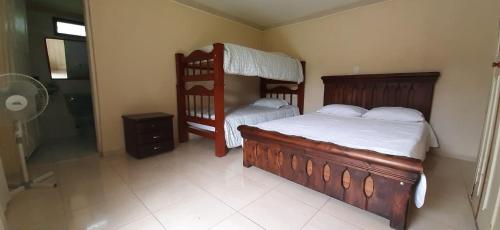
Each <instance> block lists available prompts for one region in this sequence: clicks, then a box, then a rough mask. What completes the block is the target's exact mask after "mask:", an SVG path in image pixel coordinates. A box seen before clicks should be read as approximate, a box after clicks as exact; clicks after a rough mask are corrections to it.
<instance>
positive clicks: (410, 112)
mask: <svg viewBox="0 0 500 230" xmlns="http://www.w3.org/2000/svg"><path fill="white" fill-rule="evenodd" d="M363 118H367V119H377V120H387V121H406V122H421V121H424V120H425V119H424V115H422V113H421V112H420V111H418V110H415V109H410V108H403V107H378V108H373V109H371V110H370V111H368V112H366V113H365V114H364V115H363Z"/></svg>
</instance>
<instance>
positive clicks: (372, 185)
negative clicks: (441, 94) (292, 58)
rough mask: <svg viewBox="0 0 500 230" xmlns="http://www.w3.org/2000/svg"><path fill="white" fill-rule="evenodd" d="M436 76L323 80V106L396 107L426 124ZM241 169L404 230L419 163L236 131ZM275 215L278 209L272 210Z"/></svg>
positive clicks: (274, 134)
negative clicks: (276, 179) (239, 138)
mask: <svg viewBox="0 0 500 230" xmlns="http://www.w3.org/2000/svg"><path fill="white" fill-rule="evenodd" d="M439 75H440V74H439V73H437V72H432V73H403V74H377V75H358V76H326V77H323V78H322V79H323V83H324V85H325V92H324V105H329V104H350V105H357V106H361V107H365V108H368V109H370V108H373V107H380V106H401V107H407V108H414V109H417V110H419V111H421V112H422V113H423V114H424V116H425V118H426V120H429V118H430V114H431V108H432V98H433V93H434V85H435V82H436V80H437V78H438V76H439ZM238 129H239V130H240V132H241V134H242V136H243V138H244V145H243V165H244V166H245V167H250V166H257V167H259V168H261V169H264V170H266V171H269V172H272V173H274V174H276V175H279V176H281V177H284V178H286V179H289V180H291V181H294V182H296V183H298V184H301V185H303V186H306V187H309V188H311V189H314V190H316V191H319V192H321V193H324V194H326V195H329V196H331V197H333V198H336V199H338V200H340V201H343V202H345V203H348V204H351V205H353V206H356V207H358V208H361V209H364V210H367V211H369V212H372V213H375V214H378V215H380V216H383V217H385V218H387V219H389V220H390V226H391V227H393V228H396V229H404V228H405V226H406V215H407V210H408V209H407V207H408V203H409V199H410V197H411V194H412V192H413V191H414V187H415V184H416V183H417V182H418V181H419V179H420V176H421V173H422V172H423V167H422V161H420V160H417V159H411V158H406V157H396V156H390V155H386V154H383V153H378V152H374V151H368V150H363V149H353V148H346V147H343V146H339V145H336V144H335V143H327V142H320V141H314V140H309V139H306V138H302V137H298V136H291V135H284V134H281V133H278V132H272V131H266V130H261V129H258V128H256V127H250V126H240V127H239V128H238ZM276 211H279V210H276Z"/></svg>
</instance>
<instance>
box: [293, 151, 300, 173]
mask: <svg viewBox="0 0 500 230" xmlns="http://www.w3.org/2000/svg"><path fill="white" fill-rule="evenodd" d="M298 163H299V162H298V160H297V157H296V156H295V155H293V157H292V169H293V170H297V164H298Z"/></svg>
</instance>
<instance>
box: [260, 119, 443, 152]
mask: <svg viewBox="0 0 500 230" xmlns="http://www.w3.org/2000/svg"><path fill="white" fill-rule="evenodd" d="M254 126H256V127H258V128H260V129H264V130H270V131H277V132H280V133H283V134H287V135H295V136H301V137H305V138H307V139H311V140H316V141H324V142H330V143H335V144H338V145H342V146H345V147H350V148H357V149H367V150H372V151H376V152H380V153H384V154H389V155H394V156H404V157H411V158H416V159H420V160H424V159H425V154H426V152H427V151H428V150H429V147H438V146H437V145H438V143H437V140H436V137H435V135H434V134H433V132H432V129H431V127H430V125H429V124H428V123H427V122H393V121H384V120H373V119H364V118H356V117H338V116H333V115H327V114H321V113H311V114H307V115H303V116H297V117H292V118H287V119H282V120H276V121H270V122H265V123H260V124H257V125H254Z"/></svg>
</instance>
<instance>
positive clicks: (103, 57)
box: [88, 0, 263, 152]
mask: <svg viewBox="0 0 500 230" xmlns="http://www.w3.org/2000/svg"><path fill="white" fill-rule="evenodd" d="M88 7H89V12H90V14H89V15H90V20H88V21H90V28H91V30H92V44H93V52H94V59H95V66H94V67H95V71H96V81H94V82H93V84H94V87H95V89H97V92H98V94H99V98H98V103H96V104H97V106H98V107H99V108H98V109H99V111H100V119H99V121H100V123H101V127H100V128H101V130H100V131H101V135H102V146H101V147H102V151H103V152H111V151H117V150H122V149H124V141H123V139H124V138H123V128H122V123H121V115H123V114H128V113H141V112H151V111H162V112H169V113H173V114H176V90H175V83H176V79H175V60H174V54H175V53H176V52H188V51H190V50H192V49H194V48H199V47H202V46H205V45H207V44H211V43H213V42H233V43H238V44H242V45H246V46H249V47H254V48H261V45H262V38H263V35H262V32H261V31H258V30H256V29H253V28H250V27H248V26H245V25H242V24H239V23H236V22H233V21H229V20H227V19H223V18H221V17H218V16H213V15H211V14H208V13H205V12H202V11H199V10H195V9H192V8H189V7H186V6H184V5H180V4H178V3H174V2H172V1H169V0H150V1H148V2H147V3H145V2H143V1H137V0H106V1H102V0H88ZM236 80H237V82H231V81H230V82H227V84H226V87H227V88H231V89H232V90H233V92H237V93H238V94H240V95H242V96H241V97H238V98H241V99H243V100H244V101H247V100H249V99H248V98H252V97H253V98H255V97H256V96H257V93H258V81H257V79H250V80H245V81H241V79H236ZM233 86H234V87H233ZM227 100H228V101H232V102H233V103H236V104H238V103H239V102H238V101H235V100H234V99H231V98H227ZM241 102H242V101H241ZM175 133H176V135H177V131H175Z"/></svg>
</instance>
